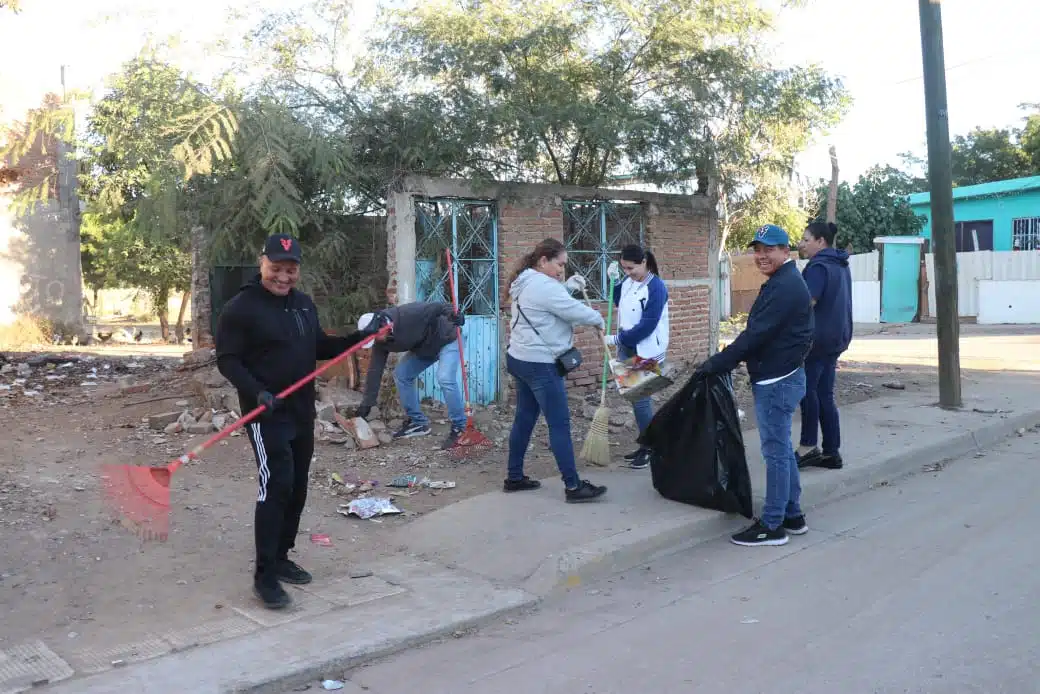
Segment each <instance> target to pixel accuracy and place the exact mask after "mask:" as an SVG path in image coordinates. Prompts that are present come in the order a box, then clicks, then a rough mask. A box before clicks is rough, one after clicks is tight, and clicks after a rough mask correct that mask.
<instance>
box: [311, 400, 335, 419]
mask: <svg viewBox="0 0 1040 694" xmlns="http://www.w3.org/2000/svg"><path fill="white" fill-rule="evenodd" d="M314 409H315V411H316V412H317V415H318V420H319V421H322V422H334V421H336V405H335V404H334V403H331V402H319V403H316V404H315V405H314Z"/></svg>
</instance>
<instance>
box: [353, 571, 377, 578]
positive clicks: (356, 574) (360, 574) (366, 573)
mask: <svg viewBox="0 0 1040 694" xmlns="http://www.w3.org/2000/svg"><path fill="white" fill-rule="evenodd" d="M371 575H372V572H371V571H351V572H350V577H351V578H368V577H369V576H371Z"/></svg>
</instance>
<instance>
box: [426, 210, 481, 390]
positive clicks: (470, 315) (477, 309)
mask: <svg viewBox="0 0 1040 694" xmlns="http://www.w3.org/2000/svg"><path fill="white" fill-rule="evenodd" d="M415 235H416V239H415V241H416V243H415V285H416V298H417V299H418V300H419V301H445V302H448V303H450V302H451V295H450V294H449V293H448V292H449V290H448V272H449V271H450V272H452V273H454V280H455V286H456V288H457V291H458V295H459V309H460V310H461V311H462V312H463V313H464V314H465V316H466V325H465V326H464V327H463V328H462V337H463V342H464V343H465V349H464V354H465V356H466V372H467V376H468V377H469V388H470V399H471V400H472V401H473V402H474V403H477V404H481V405H487V404H489V403H491V402H494V400H495V398H496V397H497V396H498V352H499V346H498V307H499V303H498V302H499V298H498V216H497V213H496V209H495V205H494V203H492V202H487V201H479V200H458V199H443V198H436V199H427V198H418V199H416V201H415ZM448 248H450V249H451V255H452V259H453V261H454V262H453V263H452V265H453V267H451V268H448V267H447V260H446V258H445V257H444V251H445V250H446V249H448ZM419 392H420V394H421V397H424V398H426V397H428V398H433V399H434V400H439V401H443V400H442V395H441V389H440V385H439V384H438V383H437V378H436V366H432V367H430V368H429V369H427V370H426V371H425V372H423V374H422V376H420V378H419Z"/></svg>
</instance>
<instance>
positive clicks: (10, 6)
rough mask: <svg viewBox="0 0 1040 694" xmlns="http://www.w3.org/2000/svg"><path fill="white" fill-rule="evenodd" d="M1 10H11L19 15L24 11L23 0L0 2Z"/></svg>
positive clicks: (4, 0)
mask: <svg viewBox="0 0 1040 694" xmlns="http://www.w3.org/2000/svg"><path fill="white" fill-rule="evenodd" d="M0 10H11V11H12V12H14V13H15V14H18V13H19V12H21V11H22V3H21V0H0Z"/></svg>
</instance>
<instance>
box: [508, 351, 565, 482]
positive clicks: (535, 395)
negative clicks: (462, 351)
mask: <svg viewBox="0 0 1040 694" xmlns="http://www.w3.org/2000/svg"><path fill="white" fill-rule="evenodd" d="M506 366H507V368H508V370H509V374H510V375H511V376H512V377H513V380H514V382H515V383H516V417H514V418H513V430H512V431H511V432H509V479H511V480H520V479H523V477H524V454H525V453H527V446H528V445H529V444H530V443H531V432H533V431H534V425H535V424H536V423H537V422H538V415H539V414H544V415H545V423H546V424H548V425H549V447H550V448H551V449H552V452H553V457H555V458H556V467H558V468H559V469H560V476H561V477H562V478H563V483H564V484H565V485H567V488H568V489H574V488H576V487H577V486H578V484H579V483H580V482H581V478H579V477H578V467H577V465H576V464H575V462H574V444H573V443H572V442H571V410H570V406H569V404H568V402H567V386H566V384H565V383H564V380H563V376H561V375H560V374H559V372H558V371H557V370H556V364H540V363H538V362H532V361H520V360H519V359H514V358H513V357H511V356H508V355H507V356H506Z"/></svg>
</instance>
